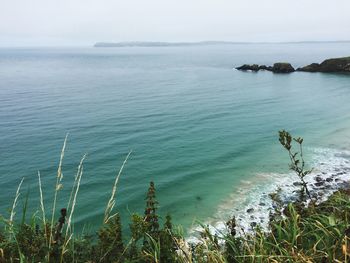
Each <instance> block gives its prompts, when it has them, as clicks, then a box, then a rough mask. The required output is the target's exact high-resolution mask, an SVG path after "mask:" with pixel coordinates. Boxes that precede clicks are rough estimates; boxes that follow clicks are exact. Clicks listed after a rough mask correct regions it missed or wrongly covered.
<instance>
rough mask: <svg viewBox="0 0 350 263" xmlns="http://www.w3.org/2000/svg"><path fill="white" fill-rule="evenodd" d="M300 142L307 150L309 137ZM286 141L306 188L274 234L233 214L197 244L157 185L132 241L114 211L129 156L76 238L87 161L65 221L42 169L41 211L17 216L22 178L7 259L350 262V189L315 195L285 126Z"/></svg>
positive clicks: (3, 248) (6, 234) (273, 224)
mask: <svg viewBox="0 0 350 263" xmlns="http://www.w3.org/2000/svg"><path fill="white" fill-rule="evenodd" d="M294 141H295V142H296V143H297V144H298V146H299V147H300V148H299V149H300V151H302V148H301V144H302V139H301V138H298V139H294ZM280 142H281V144H282V146H283V147H284V148H285V149H286V150H287V151H288V153H289V157H290V159H291V169H292V170H294V171H295V172H296V173H297V175H298V176H299V178H300V180H301V186H302V189H301V195H300V200H298V201H296V202H294V203H290V204H287V205H285V206H281V207H280V208H282V210H278V211H277V210H276V211H275V213H272V214H271V218H270V222H269V230H270V231H268V232H266V231H263V230H262V229H261V228H260V227H259V226H257V227H256V228H255V229H254V231H253V232H251V233H246V234H244V235H241V236H239V235H237V233H236V229H237V227H236V222H235V219H234V218H232V219H231V220H229V221H228V222H227V231H226V232H225V233H221V234H220V235H214V234H213V233H211V232H210V231H209V229H208V227H207V226H202V229H203V230H202V232H201V233H200V238H199V241H198V242H197V243H196V244H189V243H187V242H186V240H185V238H184V235H183V233H182V232H181V231H180V230H179V228H175V227H174V226H173V224H172V222H171V217H170V215H167V216H166V217H165V218H164V219H163V220H162V218H161V217H160V216H159V215H158V214H157V209H158V201H157V199H156V189H155V185H154V183H153V182H151V183H150V186H149V189H148V191H147V194H146V208H145V212H144V215H140V214H133V215H132V216H131V220H130V224H129V227H130V233H131V237H130V240H129V241H128V242H125V241H124V239H123V236H122V225H121V220H120V216H119V214H118V213H114V214H112V212H113V208H114V204H115V193H116V186H117V183H118V180H119V176H120V174H121V172H122V170H123V167H124V165H125V163H126V160H127V158H128V157H129V155H128V156H127V158H126V160H125V161H124V163H123V165H122V167H121V169H120V171H119V173H118V174H117V176H116V180H115V184H114V186H113V189H112V194H111V198H110V200H109V202H108V204H107V207H106V210H105V216H104V221H103V223H102V225H101V227H100V229H99V230H98V231H97V233H96V234H93V235H89V236H88V235H81V236H79V235H76V234H75V233H74V231H73V230H72V227H71V218H72V214H73V212H74V207H75V200H76V195H77V193H78V190H79V185H80V179H81V177H82V170H83V169H82V166H83V160H84V158H83V159H82V161H81V163H80V165H79V167H78V172H77V175H76V181H75V183H74V185H73V188H72V193H71V197H70V200H69V203H68V205H67V209H61V210H60V217H59V218H58V220H53V219H55V218H54V216H53V217H52V218H51V219H50V218H46V216H45V207H44V202H43V198H42V192H41V181H40V174H39V175H38V178H39V186H40V187H39V190H40V196H41V210H42V211H41V213H36V214H34V215H33V216H32V217H31V219H30V220H29V221H25V220H24V219H22V220H21V221H20V222H17V221H15V220H14V217H15V209H16V206H17V202H18V199H19V195H20V188H21V184H22V182H21V184H20V185H19V187H18V190H17V193H16V196H15V200H14V203H13V205H12V210H11V213H10V218H9V219H5V218H3V217H1V228H0V262H91V263H92V262H96V263H97V262H105V263H107V262H129V263H131V262H135V263H137V262H140V263H143V262H157V263H158V262H161V263H167V262H174V263H177V262H180V263H185V262H189V263H192V262H193V263H204V262H214V263H215V262H217V263H221V262H222V263H225V262H228V263H231V262H348V261H349V254H350V226H349V215H350V189H343V190H339V191H337V192H336V193H334V194H333V195H332V196H331V197H329V198H328V200H327V201H325V202H323V203H320V204H317V203H316V201H315V200H312V199H311V196H310V195H309V193H308V192H309V191H308V188H307V184H306V182H305V180H304V178H305V176H306V175H308V174H309V171H305V170H304V160H303V159H302V153H300V152H293V151H292V142H293V138H292V137H291V136H290V134H289V133H287V132H285V131H281V132H280ZM64 147H65V143H64ZM64 147H63V150H62V154H61V159H60V165H59V169H58V176H57V183H56V187H55V201H54V202H56V197H57V194H58V193H59V190H60V184H61V180H62V177H61V168H60V167H61V164H62V159H63V156H64ZM298 154H299V156H300V159H298V158H297V156H298ZM298 160H300V161H298ZM307 198H309V199H310V200H309V201H311V202H309V206H307V207H306V206H305V205H304V204H305V202H304V201H305V200H306V199H307ZM27 201H28V200H27V199H26V200H25V203H24V204H25V205H24V209H23V212H24V214H25V213H26V203H27ZM55 206H56V204H55V203H54V207H55ZM40 214H41V215H40ZM23 218H25V217H23ZM52 222H53V223H52Z"/></svg>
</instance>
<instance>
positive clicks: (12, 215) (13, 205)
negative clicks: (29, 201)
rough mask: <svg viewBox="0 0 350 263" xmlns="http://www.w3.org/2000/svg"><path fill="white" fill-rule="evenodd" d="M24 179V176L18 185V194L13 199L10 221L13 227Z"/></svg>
mask: <svg viewBox="0 0 350 263" xmlns="http://www.w3.org/2000/svg"><path fill="white" fill-rule="evenodd" d="M23 180H24V177H23V178H22V180H21V182H20V183H19V185H18V187H17V191H16V196H15V199H14V200H13V204H12V208H11V213H10V221H9V223H10V228H11V229H12V227H13V219H14V217H15V214H16V211H15V209H16V206H17V201H18V198H19V196H20V195H21V193H20V190H21V186H22V183H23Z"/></svg>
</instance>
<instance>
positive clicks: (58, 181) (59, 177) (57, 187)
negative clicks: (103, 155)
mask: <svg viewBox="0 0 350 263" xmlns="http://www.w3.org/2000/svg"><path fill="white" fill-rule="evenodd" d="M67 138H68V133H67V135H66V137H65V138H64V142H63V146H62V150H61V156H60V161H59V164H58V169H57V178H56V185H55V195H54V199H53V205H52V216H51V226H50V242H49V250H50V248H51V243H52V232H53V226H54V221H55V210H56V202H57V193H58V191H59V190H60V189H61V181H62V178H63V175H62V163H63V158H64V152H65V149H66V144H67Z"/></svg>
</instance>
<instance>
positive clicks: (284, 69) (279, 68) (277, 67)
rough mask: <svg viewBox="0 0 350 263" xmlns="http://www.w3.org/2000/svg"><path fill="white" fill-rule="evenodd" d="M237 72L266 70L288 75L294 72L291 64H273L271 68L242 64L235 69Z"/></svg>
mask: <svg viewBox="0 0 350 263" xmlns="http://www.w3.org/2000/svg"><path fill="white" fill-rule="evenodd" d="M236 69H237V70H243V71H247V70H250V71H259V70H268V71H272V72H274V73H290V72H294V71H295V70H294V68H293V67H292V65H291V64H289V63H275V64H274V65H273V67H271V66H266V65H257V64H253V65H249V64H244V65H242V66H240V67H237V68H236Z"/></svg>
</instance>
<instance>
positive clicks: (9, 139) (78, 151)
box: [0, 43, 350, 230]
mask: <svg viewBox="0 0 350 263" xmlns="http://www.w3.org/2000/svg"><path fill="white" fill-rule="evenodd" d="M349 55H350V43H328V44H327V43H323V44H320V43H316V44H315V43H314V44H312V43H308V44H244V45H243V44H235V45H213V46H188V47H148V48H147V47H146V48H141V47H132V48H128V47H125V48H92V47H91V48H17V49H6V48H2V49H0V185H1V189H2V190H1V191H0V214H2V215H3V216H8V209H9V208H10V207H11V206H12V202H13V199H14V197H15V193H16V189H17V186H18V184H19V182H20V180H21V178H23V177H24V178H25V179H24V182H23V185H22V196H21V197H22V199H21V200H20V202H19V203H18V205H17V214H18V217H19V215H20V213H21V212H20V211H21V209H22V204H23V202H24V201H23V198H24V197H25V196H26V195H27V194H28V195H29V208H30V210H31V211H34V210H36V209H39V191H38V176H37V172H38V170H39V171H40V173H41V177H42V181H43V182H42V184H43V190H44V198H45V205H46V207H47V213H48V214H49V213H50V212H49V211H50V206H51V204H52V199H53V194H54V188H55V186H54V184H55V181H56V174H57V166H58V162H59V157H60V152H61V148H62V144H63V141H64V137H65V135H66V134H67V133H69V135H68V141H67V148H66V152H65V156H64V161H63V175H64V178H63V181H62V183H63V189H62V190H61V191H60V192H59V196H58V201H59V203H58V208H61V207H65V206H66V203H67V199H68V197H69V194H70V189H71V184H72V182H73V179H74V176H75V173H76V170H77V166H78V164H79V161H80V159H81V157H82V156H83V155H84V154H85V153H87V159H86V161H85V165H84V174H83V177H82V183H81V188H80V191H79V194H78V200H77V205H76V210H75V217H74V221H75V225H76V227H77V228H80V229H81V228H82V226H83V225H90V226H91V228H92V229H96V228H97V227H98V226H99V225H100V224H101V222H102V218H103V212H104V210H105V207H106V204H107V202H108V199H109V197H110V192H111V190H112V185H113V182H114V178H115V176H116V174H117V172H118V170H119V168H120V166H121V165H122V163H123V160H124V158H125V156H126V155H127V153H128V152H129V151H130V150H132V154H131V156H130V159H129V160H128V162H127V164H126V166H125V169H124V171H123V174H122V176H121V178H120V181H119V184H118V191H117V200H116V209H117V211H119V213H120V214H121V215H122V222H123V224H124V226H125V228H127V225H128V223H129V217H130V214H132V213H134V212H138V213H141V214H142V213H143V212H144V207H145V194H146V191H147V188H148V184H149V182H150V181H154V182H155V185H156V189H157V198H158V201H159V213H160V214H161V215H162V216H165V215H166V214H167V213H170V214H171V215H172V218H173V221H174V222H175V223H176V224H182V225H183V226H184V228H185V230H190V229H192V227H193V226H195V225H196V221H197V220H199V221H201V222H209V223H212V224H214V225H215V224H218V222H223V221H224V220H226V219H227V218H229V217H230V216H232V215H236V216H238V217H240V216H241V217H242V218H241V222H242V224H243V225H244V224H247V223H246V222H244V220H245V219H244V216H243V214H244V213H245V210H246V209H247V208H248V207H255V211H259V209H257V208H256V205H257V202H260V203H261V198H263V197H264V196H265V199H266V200H265V201H264V202H265V203H267V202H268V200H267V199H268V198H267V197H266V195H267V193H269V192H271V191H273V190H274V189H276V187H278V186H282V187H284V186H286V185H288V184H291V183H292V182H293V180H294V179H295V178H293V176H292V175H291V174H290V171H289V170H288V155H287V153H286V152H285V150H283V149H282V147H281V146H280V145H279V142H278V131H279V130H281V129H286V130H288V131H290V132H291V133H292V134H293V135H295V136H302V137H303V138H304V141H305V142H304V144H305V149H304V151H305V154H306V162H307V163H308V164H309V166H310V167H315V171H317V172H320V173H322V172H323V173H324V174H325V175H327V174H329V173H331V172H334V170H335V169H338V170H341V171H345V172H344V174H345V175H346V176H347V175H348V172H347V171H348V168H349V167H350V164H349V160H350V154H349V152H348V151H349V150H350V75H344V74H323V73H302V72H295V73H292V74H286V75H283V74H273V73H271V72H264V71H261V72H258V73H253V72H240V71H237V70H235V69H234V67H235V66H239V65H241V64H245V63H257V64H266V65H271V64H273V63H274V62H279V61H288V62H290V63H292V65H293V66H294V67H299V66H303V65H307V64H310V63H312V62H321V61H323V60H324V59H326V58H330V57H341V56H349ZM266 205H267V204H266ZM57 215H58V214H57ZM255 216H256V217H259V214H257V215H255Z"/></svg>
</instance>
